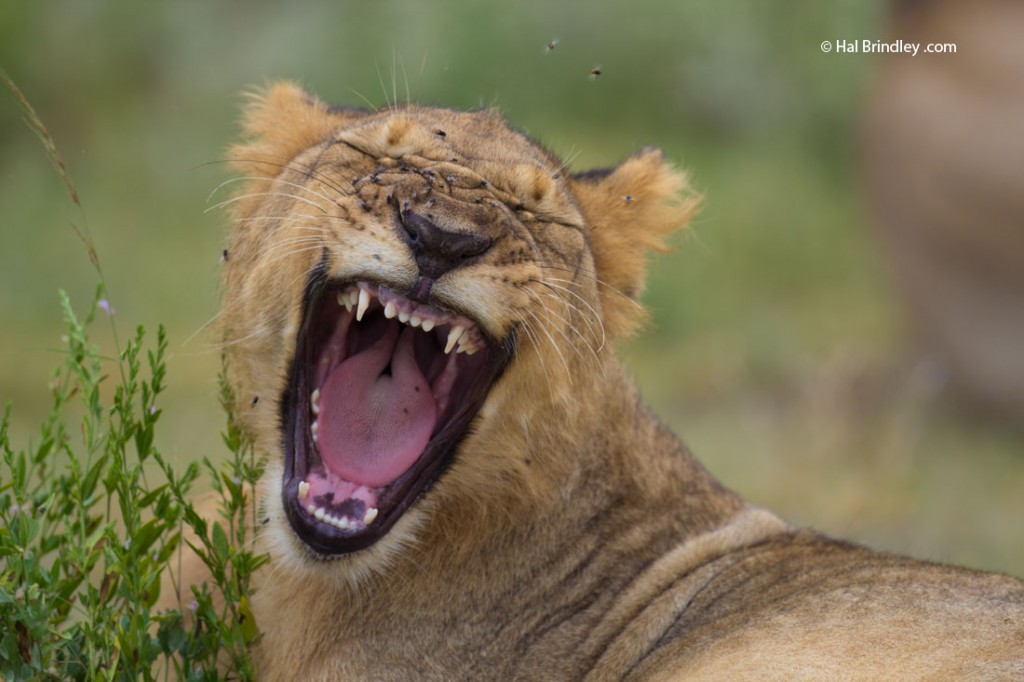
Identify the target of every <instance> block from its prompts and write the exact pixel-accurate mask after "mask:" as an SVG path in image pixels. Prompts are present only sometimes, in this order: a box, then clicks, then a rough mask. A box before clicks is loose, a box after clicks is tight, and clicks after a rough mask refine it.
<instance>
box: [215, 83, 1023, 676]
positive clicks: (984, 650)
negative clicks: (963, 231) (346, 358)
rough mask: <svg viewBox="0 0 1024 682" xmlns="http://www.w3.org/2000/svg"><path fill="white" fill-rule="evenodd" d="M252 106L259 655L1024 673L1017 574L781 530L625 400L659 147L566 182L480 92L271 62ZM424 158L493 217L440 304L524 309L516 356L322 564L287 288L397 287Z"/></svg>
mask: <svg viewBox="0 0 1024 682" xmlns="http://www.w3.org/2000/svg"><path fill="white" fill-rule="evenodd" d="M246 125H247V135H248V138H247V140H246V141H245V142H244V143H243V144H242V145H240V146H238V147H236V148H235V149H234V150H232V153H231V156H232V158H234V159H236V160H237V161H236V163H237V164H238V166H239V168H240V169H241V170H242V172H243V173H245V174H247V175H248V176H249V177H250V180H249V181H248V185H247V186H246V188H245V189H244V190H243V191H242V192H241V193H240V194H239V196H238V199H237V203H236V212H235V217H236V218H237V223H236V227H235V229H234V231H233V235H232V246H231V259H230V261H229V263H228V265H227V272H226V276H225V283H224V314H223V320H224V334H225V341H226V347H227V348H228V356H227V363H228V364H227V366H228V370H229V378H230V380H231V382H232V384H233V387H234V389H235V394H236V395H237V396H238V399H239V404H238V406H237V408H236V410H237V412H238V413H239V414H240V415H241V420H242V424H243V427H244V428H245V430H246V431H247V432H248V434H249V435H250V436H252V437H253V439H254V441H255V442H256V444H257V446H258V447H259V448H260V449H261V450H262V451H263V452H265V453H266V454H267V455H268V456H269V458H270V469H269V471H268V473H267V475H266V476H265V478H264V480H263V481H262V483H261V490H260V495H261V497H262V500H263V503H264V504H265V507H266V516H267V517H268V518H269V522H268V525H267V528H266V529H265V531H264V532H263V534H262V536H261V541H262V543H263V546H264V549H265V550H266V551H268V552H269V553H270V556H271V563H270V565H269V566H268V567H267V568H266V569H264V571H263V572H262V574H261V575H260V577H259V580H258V586H257V589H256V591H255V593H254V594H253V595H252V602H251V603H252V609H253V612H254V613H255V616H256V620H257V623H258V625H259V627H260V629H261V631H262V635H263V637H262V639H261V644H260V649H259V651H258V663H259V670H260V672H261V676H262V677H263V678H264V679H270V680H278V679H302V680H308V681H314V680H337V679H364V680H411V679H438V680H452V679H467V680H469V679H472V680H480V679H495V680H514V679H523V680H568V679H587V680H620V679H659V680H661V679H665V680H668V679H683V678H685V679H821V678H826V679H829V678H852V677H858V678H864V677H880V678H881V677H911V678H913V677H921V678H933V679H936V678H948V677H954V678H955V677H971V678H984V677H986V676H988V677H990V678H993V679H1003V678H1012V677H1014V676H1018V677H1019V676H1024V662H1022V661H1024V658H1022V657H1024V654H1022V651H1024V585H1022V583H1020V582H1019V581H1016V580H1014V579H1011V578H1007V577H1002V576H996V575H989V574H981V573H974V572H970V571H966V570H961V569H956V568H949V567H945V566H937V565H931V564H925V563H920V562H914V561H911V560H909V559H904V558H900V557H894V556H889V555H882V554H876V553H873V552H870V551H868V550H866V549H863V548H860V547H855V546H852V545H847V544H844V543H839V542H835V541H832V540H829V539H827V538H824V537H821V536H819V535H817V534H814V533H812V532H809V531H803V530H797V529H794V528H791V527H790V526H788V525H787V524H786V523H784V522H783V521H781V520H779V519H778V518H777V517H775V516H774V515H772V514H770V513H769V512H766V511H763V510H760V509H757V508H755V507H752V506H750V505H749V504H747V503H746V502H744V501H743V500H742V499H741V498H739V497H738V496H737V495H735V494H734V493H732V492H731V491H729V490H727V489H726V488H724V487H723V486H722V485H720V484H719V483H718V482H717V481H715V480H714V479H713V478H712V477H711V476H710V475H709V474H708V473H707V471H706V470H705V469H704V468H703V467H702V466H701V465H700V464H699V463H698V462H697V461H696V460H695V459H694V458H693V457H692V456H691V454H690V453H689V452H688V451H687V449H686V448H685V447H684V446H683V445H682V444H681V443H680V441H679V440H678V439H677V438H676V437H675V435H673V434H672V433H671V432H669V431H668V430H667V429H666V428H665V427H664V426H663V425H662V424H661V423H660V422H658V420H657V419H656V418H655V417H654V416H653V415H652V414H651V413H650V412H649V410H648V409H647V407H646V406H645V405H644V404H643V403H642V402H641V400H640V399H639V397H638V395H637V392H636V389H635V388H634V387H633V385H632V383H631V381H630V379H629V377H628V376H627V374H626V372H625V371H624V370H623V368H622V366H621V364H620V362H619V361H618V360H617V358H616V356H615V353H614V347H615V342H616V341H617V340H618V339H621V338H623V337H624V336H625V335H627V334H629V333H631V332H632V331H633V330H634V329H635V328H636V326H637V323H638V322H639V321H641V320H642V310H641V308H640V306H639V304H638V303H637V298H638V296H639V294H640V292H641V291H642V289H643V282H644V269H645V259H646V254H647V252H648V251H649V250H650V249H652V248H659V247H660V246H661V244H662V243H663V239H664V237H665V236H666V235H667V234H668V233H670V232H671V231H672V230H675V229H677V228H680V227H682V226H683V225H685V223H686V221H687V220H688V219H689V217H690V215H691V213H692V211H693V210H694V207H695V204H696V202H695V200H694V199H693V198H692V197H690V196H689V195H688V194H687V193H686V182H685V178H684V176H683V175H682V174H681V173H680V172H679V171H677V170H675V169H674V168H672V167H671V166H670V165H669V164H667V163H666V162H665V161H664V160H663V159H662V157H661V154H660V153H659V152H657V151H655V150H646V151H644V152H642V153H640V154H638V155H637V156H634V157H632V158H630V159H629V160H627V161H626V162H624V163H623V164H621V165H620V166H618V167H617V168H616V169H614V170H612V171H610V172H609V173H607V174H594V175H590V176H580V177H576V178H573V177H570V176H567V175H566V173H565V171H564V168H563V166H562V163H561V162H560V161H559V160H558V159H557V158H555V157H554V156H553V155H551V154H549V153H548V152H546V151H544V150H542V149H540V148H539V147H537V146H536V145H535V144H534V143H532V142H531V141H530V140H528V139H527V138H526V137H524V136H523V135H521V134H519V133H517V132H515V131H513V130H511V129H510V128H509V127H508V126H507V125H506V124H505V123H504V121H503V120H502V119H501V118H500V117H499V116H498V115H497V114H495V113H494V112H489V111H488V112H477V113H462V112H453V111H448V110H443V109H432V108H418V107H407V108H399V109H395V110H383V111H378V112H355V111H350V110H332V109H330V108H329V107H327V106H326V105H324V104H323V103H321V102H319V101H318V100H316V99H315V98H313V97H312V96H310V95H308V94H306V93H305V92H303V91H302V90H301V89H299V88H298V87H296V86H294V85H291V84H287V83H285V84H279V85H277V86H274V87H273V88H271V89H270V90H269V91H267V92H266V93H264V94H263V95H261V96H259V97H257V98H256V99H255V100H254V101H253V103H252V105H251V107H250V109H249V110H248V113H247V115H246ZM430 174H433V175H432V176H431V182H434V183H436V185H435V189H434V192H435V193H434V194H433V195H432V196H440V198H439V199H438V204H437V205H438V206H439V207H440V208H439V209H438V210H442V209H443V210H446V211H448V213H446V214H445V219H446V220H448V221H451V222H452V224H458V225H459V226H460V229H470V228H471V229H478V230H481V231H482V232H486V233H487V234H488V235H490V236H491V237H493V239H494V240H495V241H494V244H495V246H494V247H493V248H492V249H491V251H490V252H488V254H487V256H486V258H484V259H483V260H482V261H481V262H479V263H477V264H475V265H473V266H471V267H465V268H458V269H455V270H452V271H451V272H449V273H447V274H446V275H444V277H441V278H439V279H438V281H437V283H436V285H435V292H436V294H437V296H438V297H439V299H438V300H439V301H440V304H441V305H444V304H445V302H446V301H447V302H449V303H450V304H453V305H454V304H457V306H458V308H459V309H460V310H465V311H468V313H470V314H472V316H473V317H474V319H476V320H477V321H478V323H479V324H480V325H481V326H482V327H484V328H485V329H486V330H487V332H488V333H489V334H491V335H492V336H493V337H494V338H504V337H506V336H507V335H509V334H513V333H514V334H515V338H516V351H515V355H514V357H513V359H512V361H511V364H510V365H509V367H508V368H507V369H506V371H505V372H504V374H503V375H502V376H501V378H500V379H499V380H498V382H497V383H496V384H495V386H494V387H493V388H492V390H491V392H490V394H489V396H488V398H487V400H486V402H485V403H484V405H483V407H482V409H481V411H480V413H479V414H478V415H477V417H476V418H475V421H474V423H473V426H472V428H471V429H470V431H469V433H468V434H467V435H466V437H465V438H464V440H463V441H462V442H461V444H460V445H459V447H458V449H457V451H456V452H455V455H454V458H453V461H452V463H451V465H450V467H449V468H448V470H447V471H446V472H445V473H444V475H443V476H442V477H441V478H440V479H439V480H438V481H437V483H436V485H434V486H433V487H432V488H431V489H430V490H429V491H428V492H427V493H426V494H425V495H423V496H422V497H420V499H419V500H417V502H416V503H415V504H414V505H413V506H412V507H411V508H410V509H409V511H408V512H407V513H406V514H405V515H404V516H403V517H402V518H401V520H400V521H399V522H398V523H397V524H396V525H395V526H394V528H392V530H391V531H390V532H389V533H388V535H386V536H385V537H383V538H382V539H381V540H380V541H378V542H377V543H376V544H375V545H373V546H372V547H370V548H369V549H366V550H363V551H360V552H356V553H354V554H352V555H347V556H343V557H341V558H340V559H337V560H334V561H324V560H321V559H317V558H315V557H313V556H312V554H311V553H310V552H308V551H307V550H306V549H305V547H304V545H303V544H302V542H301V541H300V540H299V539H298V538H297V537H296V536H295V535H293V533H292V532H291V530H290V528H289V525H288V522H287V521H286V519H285V518H284V515H283V511H282V506H281V499H280V498H281V476H282V472H281V459H282V453H281V450H280V443H281V440H282V436H281V431H280V429H281V425H280V420H281V417H280V400H281V398H282V396H283V395H284V394H285V392H286V391H287V390H288V389H287V381H286V379H287V376H288V371H289V366H290V363H291V359H292V355H293V353H294V347H295V338H296V332H297V328H298V324H299V320H300V316H301V307H302V296H303V287H304V285H305V282H306V280H307V279H308V276H309V273H310V271H311V269H312V268H314V267H317V266H318V264H319V263H325V264H326V265H324V266H321V267H326V268H327V270H329V271H330V273H331V276H333V277H337V278H340V279H346V278H347V279H354V278H357V277H371V278H377V279H381V280H382V281H385V282H388V283H389V286H392V287H394V288H396V289H397V290H401V287H408V286H411V285H412V283H413V282H414V281H415V277H416V265H415V262H414V260H413V259H412V257H411V255H410V253H409V251H408V248H407V247H406V246H405V244H404V243H403V242H402V240H401V239H400V238H399V236H398V235H396V234H395V230H394V228H393V226H392V225H391V224H390V223H389V222H388V221H387V220H386V219H385V216H386V215H387V209H386V208H385V207H386V206H387V205H389V202H390V201H394V200H402V201H409V202H414V203H415V202H418V201H423V200H424V199H423V196H422V195H421V193H420V192H421V190H422V188H423V187H425V186H426V185H425V180H424V178H425V176H426V175H430ZM466 226H470V227H466ZM314 228H315V229H314ZM295 240H298V241H295ZM303 240H305V241H303ZM296 243H299V244H303V245H306V246H308V247H309V248H305V249H303V248H295V247H294V246H293V245H294V244H296ZM290 245H292V246H290ZM254 396H258V397H259V400H258V401H253V400H252V399H253V397H254Z"/></svg>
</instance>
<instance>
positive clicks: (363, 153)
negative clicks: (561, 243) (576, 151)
mask: <svg viewBox="0 0 1024 682" xmlns="http://www.w3.org/2000/svg"><path fill="white" fill-rule="evenodd" d="M316 163H317V166H318V168H320V169H324V168H327V169H330V168H334V169H336V171H337V172H338V173H339V174H340V175H343V176H344V175H346V174H349V175H352V174H353V173H358V174H362V173H364V172H367V169H370V170H369V171H368V172H370V173H371V174H372V173H374V172H378V173H382V174H383V173H385V172H386V171H388V170H392V169H396V168H398V169H401V170H410V171H416V172H417V173H419V174H421V175H424V176H428V177H430V178H431V179H432V180H436V181H437V182H438V183H440V184H442V185H446V186H447V187H448V188H449V189H450V191H451V192H453V193H455V192H459V191H460V190H461V191H473V190H476V191H479V190H485V191H486V192H487V193H489V194H491V195H493V196H494V197H495V198H497V199H498V200H499V201H501V202H502V203H504V204H506V205H507V206H508V207H509V208H510V209H511V210H513V211H517V212H520V211H526V212H529V213H531V214H533V216H534V217H535V218H537V219H540V220H545V221H551V222H558V223H563V224H571V225H576V226H582V224H583V219H582V217H581V215H580V212H579V210H578V209H577V207H576V205H575V203H574V201H573V198H572V195H571V193H570V192H569V190H568V188H567V186H566V183H565V181H564V178H563V170H564V169H563V165H562V163H561V162H560V161H559V159H558V158H557V157H555V156H554V155H553V154H551V153H550V152H548V151H546V150H544V149H542V148H541V147H539V146H538V145H536V144H534V143H533V142H532V141H530V140H529V139H528V138H527V137H526V136H524V135H523V134H521V133H519V132H517V131H514V130H512V129H510V128H509V127H508V126H507V125H506V124H505V122H504V120H503V119H502V118H501V117H500V116H499V115H498V114H496V113H492V112H487V111H482V112H457V111H450V110H446V109H434V108H426V107H415V108H408V109H400V110H393V111H381V112H377V113H375V114H371V115H369V116H367V117H365V118H362V119H359V120H357V121H356V122H354V123H352V124H350V125H348V126H346V127H344V128H342V129H340V130H338V131H337V132H336V133H334V135H333V137H332V139H331V140H330V142H329V144H328V146H327V147H326V148H325V149H324V150H323V151H322V152H321V153H320V154H319V158H318V159H317V162H316ZM350 181H351V182H353V183H355V182H356V177H355V176H353V177H351V178H350Z"/></svg>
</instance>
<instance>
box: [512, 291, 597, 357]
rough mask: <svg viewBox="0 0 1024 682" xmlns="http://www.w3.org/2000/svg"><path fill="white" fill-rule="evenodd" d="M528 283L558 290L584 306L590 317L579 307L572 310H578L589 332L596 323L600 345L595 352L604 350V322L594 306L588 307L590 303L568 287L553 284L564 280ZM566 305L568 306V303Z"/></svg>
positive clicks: (574, 306)
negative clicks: (588, 327)
mask: <svg viewBox="0 0 1024 682" xmlns="http://www.w3.org/2000/svg"><path fill="white" fill-rule="evenodd" d="M530 281H531V282H533V281H535V282H537V283H538V284H540V285H541V286H544V287H550V288H554V289H560V290H561V291H564V292H565V293H567V294H569V295H571V296H575V297H576V299H577V300H578V301H579V302H580V303H582V304H583V305H585V306H586V307H587V308H588V309H589V310H590V315H587V314H584V312H583V311H582V310H580V309H579V306H576V305H573V308H575V309H576V310H579V312H580V316H581V317H582V318H583V321H584V322H586V323H587V325H588V326H590V331H591V332H593V331H594V321H596V322H597V329H599V330H600V332H601V345H600V347H599V348H598V349H597V350H598V351H601V350H602V349H603V348H604V345H605V342H606V340H607V336H606V334H605V329H604V322H603V321H602V320H601V315H600V313H598V312H597V310H595V309H594V306H592V305H590V302H589V301H587V299H585V298H583V297H582V296H580V295H579V294H578V293H576V292H575V291H573V290H572V289H569V288H568V287H563V286H561V285H559V284H554V282H555V281H557V282H566V280H561V279H555V280H553V281H544V280H530ZM566 303H567V304H568V301H567V302H566Z"/></svg>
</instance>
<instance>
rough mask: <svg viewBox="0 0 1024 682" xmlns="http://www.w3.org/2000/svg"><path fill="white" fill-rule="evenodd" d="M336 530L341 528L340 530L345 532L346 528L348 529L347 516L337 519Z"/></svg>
mask: <svg viewBox="0 0 1024 682" xmlns="http://www.w3.org/2000/svg"><path fill="white" fill-rule="evenodd" d="M338 528H341V529H342V530H345V529H346V528H348V517H347V516H342V517H341V518H339V519H338Z"/></svg>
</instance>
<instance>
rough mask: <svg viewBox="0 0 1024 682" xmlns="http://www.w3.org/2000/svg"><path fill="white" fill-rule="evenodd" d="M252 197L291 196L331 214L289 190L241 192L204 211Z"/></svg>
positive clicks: (207, 211)
mask: <svg viewBox="0 0 1024 682" xmlns="http://www.w3.org/2000/svg"><path fill="white" fill-rule="evenodd" d="M252 197H291V198H292V199H295V200H296V201H301V202H303V203H307V204H309V205H310V206H312V207H313V208H315V209H317V210H318V211H321V212H322V213H323V214H324V215H329V214H328V213H327V211H325V210H324V208H323V207H322V206H321V205H320V204H317V203H315V202H312V201H310V200H309V199H306V198H305V197H300V196H298V195H296V194H288V193H287V192H250V193H249V194H241V195H239V196H237V197H231V198H230V199H226V200H224V201H222V202H220V203H219V204H214V205H213V206H210V207H209V208H207V209H206V210H205V211H203V213H209V212H210V211H213V210H216V209H218V208H224V207H225V206H229V205H231V204H233V203H235V202H237V201H242V200H243V199H251V198H252Z"/></svg>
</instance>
